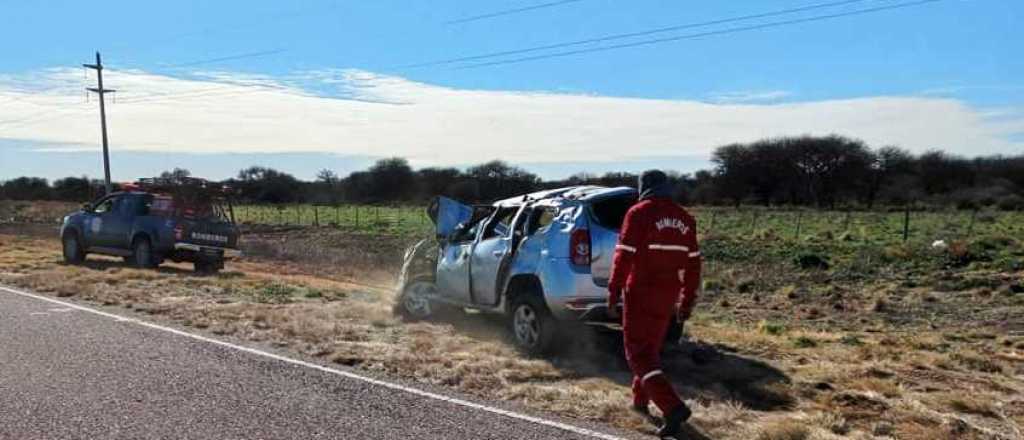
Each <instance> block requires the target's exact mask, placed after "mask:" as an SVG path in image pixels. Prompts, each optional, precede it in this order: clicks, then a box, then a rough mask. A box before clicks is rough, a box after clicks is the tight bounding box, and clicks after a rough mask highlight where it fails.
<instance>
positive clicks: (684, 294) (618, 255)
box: [608, 198, 701, 414]
mask: <svg viewBox="0 0 1024 440" xmlns="http://www.w3.org/2000/svg"><path fill="white" fill-rule="evenodd" d="M700 270H701V258H700V250H699V249H698V247H697V231H696V221H694V219H693V217H692V216H690V214H689V213H688V212H686V210H685V209H683V207H682V206H679V205H678V204H676V203H675V202H673V201H672V200H670V199H667V198H652V199H646V200H643V201H641V202H640V203H638V204H636V205H635V206H633V207H632V208H630V210H629V211H628V212H627V213H626V218H625V220H624V221H623V224H622V232H621V233H620V235H619V244H618V245H617V246H616V247H615V260H614V263H613V265H612V277H611V280H610V281H609V285H608V290H609V291H610V292H611V293H610V296H609V298H608V304H609V306H610V307H615V306H616V305H617V304H618V301H619V295H620V294H621V295H622V296H623V297H624V298H622V299H623V301H624V305H623V313H622V315H623V316H622V330H623V338H624V342H625V346H626V361H627V362H628V363H629V367H630V369H631V370H633V375H634V376H633V403H634V404H635V405H637V406H640V407H643V408H646V407H647V404H648V403H649V402H650V400H652V399H653V400H654V404H655V405H657V406H658V408H659V409H660V410H661V412H662V413H663V414H669V413H671V412H672V411H673V410H675V409H676V408H678V407H679V406H680V405H682V404H683V403H682V401H681V400H680V399H679V396H678V395H677V394H676V392H675V390H674V389H673V388H672V383H671V382H669V381H668V379H667V378H666V377H665V376H664V374H663V373H662V371H661V348H662V346H663V344H664V342H665V334H666V332H667V331H668V329H669V326H670V325H672V324H673V319H674V318H675V317H674V316H673V315H674V312H676V310H677V307H678V313H679V314H680V315H681V316H683V317H688V316H689V315H690V311H691V310H692V308H693V304H694V301H695V300H696V299H697V290H698V284H699V283H700Z"/></svg>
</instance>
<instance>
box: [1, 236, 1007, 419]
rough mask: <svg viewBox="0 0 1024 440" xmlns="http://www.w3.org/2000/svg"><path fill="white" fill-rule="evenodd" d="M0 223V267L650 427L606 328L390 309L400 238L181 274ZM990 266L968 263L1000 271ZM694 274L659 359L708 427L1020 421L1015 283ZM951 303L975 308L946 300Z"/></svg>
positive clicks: (352, 239) (227, 330)
mask: <svg viewBox="0 0 1024 440" xmlns="http://www.w3.org/2000/svg"><path fill="white" fill-rule="evenodd" d="M0 232H6V233H0V283H4V284H10V285H16V286H21V287H24V288H27V289H32V290H35V291H39V292H42V293H46V294H51V295H55V296H66V297H73V298H75V299H79V300H85V301H92V302H96V303H100V304H106V305H116V306H120V307H123V308H125V309H126V310H132V311H134V312H136V313H141V314H144V315H147V318H146V319H150V320H157V321H165V322H174V323H177V324H180V325H185V326H190V327H192V328H194V329H196V331H201V332H207V333H211V334H214V335H232V336H233V337H238V338H243V339H247V340H251V341H258V342H261V343H270V344H274V345H276V346H280V347H286V348H287V349H289V350H292V351H294V352H296V353H299V354H301V355H305V356H312V357H317V358H319V359H322V360H324V361H327V362H333V363H337V364H339V365H345V366H351V367H355V368H359V369H363V370H367V371H374V372H380V373H384V374H387V375H391V376H397V377H403V378H408V379H412V380H416V381H421V382H424V383H431V384H436V385H441V386H446V387H451V388H453V389H457V390H460V391H462V392H466V393H470V394H473V395H478V396H481V397H486V398H501V399H506V400H510V401H516V402H519V403H521V404H523V405H525V406H527V407H530V408H534V409H540V410H545V411H551V412H554V413H557V414H560V415H564V416H568V417H575V418H580V419H587V420H596V421H602V422H605V423H609V424H612V425H615V426H619V427H623V428H627V429H635V430H639V431H642V432H646V433H651V432H653V430H652V429H651V428H650V427H649V426H648V425H647V424H646V421H645V420H643V419H641V418H640V417H638V416H634V415H633V414H632V413H631V412H629V411H627V410H626V408H627V407H628V405H629V402H630V390H629V383H630V380H631V376H630V373H629V372H628V370H627V368H626V366H625V364H624V362H623V360H622V357H621V344H620V343H619V340H618V339H617V338H616V337H615V336H614V335H606V334H600V333H586V334H584V333H580V336H584V335H585V336H586V337H581V338H580V340H581V341H582V343H579V344H573V348H572V349H571V350H567V351H565V352H563V353H561V354H559V355H557V356H555V357H551V358H545V359H531V358H526V357H523V356H521V355H520V354H519V353H518V352H517V351H516V350H514V349H513V348H512V346H511V345H510V344H509V343H508V342H507V341H506V339H505V329H504V324H503V323H502V322H501V320H500V319H495V318H493V317H489V316H483V315H479V314H461V313H459V314H454V315H451V316H447V317H446V318H445V319H443V320H440V321H436V322H428V323H406V322H402V321H401V320H399V319H397V318H396V317H394V316H393V315H392V313H391V306H392V296H393V292H392V291H391V289H390V287H389V286H391V283H392V282H393V276H394V272H393V271H394V268H395V267H396V266H397V264H398V259H399V258H398V257H400V254H401V250H403V249H404V245H405V243H407V242H408V239H403V238H388V237H368V236H354V235H346V234H344V233H343V232H341V231H336V230H332V231H323V230H319V229H312V230H298V231H296V230H264V231H254V232H251V233H250V234H248V235H247V236H246V239H247V240H249V243H248V244H247V245H246V246H249V248H248V249H249V250H248V252H247V254H248V257H247V258H245V259H243V260H241V261H238V262H233V263H229V264H228V267H227V270H225V271H224V272H222V273H221V274H218V275H216V276H197V275H195V274H194V273H193V272H192V271H191V270H190V268H189V267H187V266H182V265H174V264H170V265H165V266H163V267H162V268H161V269H160V270H158V271H152V270H137V269H133V268H130V267H126V266H125V265H124V264H123V263H122V262H120V260H115V259H108V258H102V257H94V256H90V257H89V260H88V262H87V263H86V264H85V265H82V266H66V265H64V264H62V263H61V262H60V254H59V247H58V243H57V240H56V232H55V231H54V230H53V229H52V228H49V229H42V230H27V229H18V230H16V231H12V230H11V229H10V228H8V229H0ZM11 232H17V234H16V235H14V234H12V233H11ZM314 247H316V249H315V250H314V249H313V248H314ZM787 261H788V260H787ZM1004 275H1006V274H997V273H992V272H984V271H979V272H975V273H972V274H971V275H970V277H971V279H974V278H986V277H990V278H992V279H998V280H999V282H1004V281H1003V279H1002V278H998V277H1000V276H1004ZM1015 279H1019V278H1015ZM707 280H708V281H711V282H712V285H711V286H707V285H706V286H705V291H706V295H705V297H704V298H703V299H702V301H701V305H700V307H699V308H698V312H697V314H696V316H695V317H694V319H693V322H691V323H690V324H688V326H687V331H688V333H689V334H690V337H691V340H693V341H704V342H707V343H709V344H710V345H711V346H712V347H713V348H714V355H710V356H709V355H706V354H703V355H699V356H695V354H694V353H695V346H693V345H686V346H682V347H676V348H672V349H670V350H668V351H667V352H666V354H665V366H664V367H665V370H666V372H667V373H668V374H669V376H671V377H672V378H673V379H674V380H675V386H676V387H677V388H678V389H679V390H680V391H681V392H682V394H683V395H684V396H686V397H687V399H688V400H689V402H690V403H691V404H692V405H693V406H694V409H695V416H694V425H695V426H696V427H697V428H698V429H700V430H701V431H702V432H703V433H704V434H705V435H707V437H709V438H716V439H751V438H765V439H774V438H846V437H849V438H865V436H870V435H877V436H893V437H897V438H921V439H924V438H1000V437H999V436H1001V438H1019V432H1020V425H1021V423H1022V422H1024V399H1021V398H1020V396H1021V395H1024V379H1022V370H1021V368H1022V367H1021V366H1022V365H1024V362H1021V361H1019V359H1024V357H1022V354H1021V349H1022V348H1024V335H1021V334H1015V333H1013V332H1012V331H1011V330H1008V329H1013V328H1014V326H1015V325H1017V323H1016V322H1015V321H1014V320H1013V319H1009V318H1007V319H1002V320H999V319H997V317H998V316H1003V315H999V314H1006V316H1017V317H1019V316H1021V314H1020V312H1021V307H1020V306H1019V305H1017V303H1015V302H1014V301H1015V299H1014V297H1012V296H1011V297H1006V296H1001V295H992V296H990V297H986V298H984V299H983V300H982V301H984V302H982V303H981V305H980V306H979V305H977V304H979V299H978V297H977V296H975V295H973V294H970V293H965V292H963V291H956V290H954V291H949V292H945V293H943V297H942V298H941V301H939V302H938V303H933V302H928V301H925V300H923V299H921V297H920V296H919V291H924V290H927V291H929V292H930V291H932V290H933V289H931V288H930V287H928V286H920V287H904V286H903V285H902V284H901V282H900V281H898V280H896V281H894V280H893V279H892V278H889V279H881V280H877V281H864V280H857V281H844V280H839V279H837V277H835V275H834V274H830V273H827V272H823V271H822V270H820V269H813V270H808V271H799V270H797V269H785V270H782V269H780V268H779V267H777V266H772V265H771V264H768V263H764V264H754V265H744V266H743V267H740V266H739V265H731V264H715V263H714V262H712V264H710V265H709V271H708V277H707ZM714 283H717V284H714ZM971 283H975V282H974V281H972V282H971ZM790 286H791V287H792V288H790ZM709 287H710V288H709ZM916 289H919V290H916ZM879 297H881V298H884V300H885V301H886V303H887V305H886V306H885V307H882V308H881V310H878V309H877V308H876V307H873V304H874V303H875V301H876V300H877V299H878V298H879ZM837 303H838V304H843V308H841V309H839V308H835V307H834V306H833V304H837ZM968 304H974V305H973V306H969V305H968ZM963 307H974V308H983V309H984V310H981V311H978V312H974V311H973V310H972V309H971V308H967V309H965V310H961V311H956V310H954V309H957V308H963ZM812 309H813V310H817V312H813V313H812V312H811V311H810V310H812ZM947 314H948V316H947ZM1013 314H1016V315H1013ZM907 316H910V318H908V317H907ZM923 317H930V318H927V319H925V318H923ZM972 317H979V319H974V320H972V319H971V318H972ZM957 319H961V320H966V321H964V322H957ZM1017 319H1019V318H1017ZM964 391H969V393H970V399H968V398H965V397H964V396H963V394H964ZM957 436H959V437H957Z"/></svg>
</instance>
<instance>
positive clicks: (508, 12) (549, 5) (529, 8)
mask: <svg viewBox="0 0 1024 440" xmlns="http://www.w3.org/2000/svg"><path fill="white" fill-rule="evenodd" d="M581 1H583V0H562V1H557V2H550V3H541V4H539V5H533V6H526V7H522V8H515V9H506V10H503V11H497V12H489V13H487V14H481V15H474V16H472V17H465V18H459V19H455V20H451V21H446V22H445V24H462V23H469V22H471V21H479V20H484V19H488V18H494V17H501V16H503V15H512V14H518V13H521V12H527V11H533V10H537V9H544V8H552V7H555V6H561V5H564V4H568V3H577V2H581Z"/></svg>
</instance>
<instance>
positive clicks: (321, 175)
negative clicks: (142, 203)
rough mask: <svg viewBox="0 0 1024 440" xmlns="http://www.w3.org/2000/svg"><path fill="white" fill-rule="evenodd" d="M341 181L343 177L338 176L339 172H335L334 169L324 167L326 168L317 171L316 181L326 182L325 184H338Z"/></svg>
mask: <svg viewBox="0 0 1024 440" xmlns="http://www.w3.org/2000/svg"><path fill="white" fill-rule="evenodd" d="M339 181H341V179H340V178H338V174H337V173H335V172H334V171H331V170H329V169H327V168H324V169H322V170H320V171H317V173H316V182H317V183H324V184H327V185H337V184H338V182H339Z"/></svg>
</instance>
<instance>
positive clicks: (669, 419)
mask: <svg viewBox="0 0 1024 440" xmlns="http://www.w3.org/2000/svg"><path fill="white" fill-rule="evenodd" d="M690 414H691V413H690V408H687V407H686V405H685V404H683V405H679V408H676V409H674V410H672V412H670V413H668V415H666V416H665V424H663V425H661V429H659V430H658V437H672V436H674V435H676V434H678V433H679V429H680V428H681V427H682V426H683V423H686V421H687V420H689V419H690Z"/></svg>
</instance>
